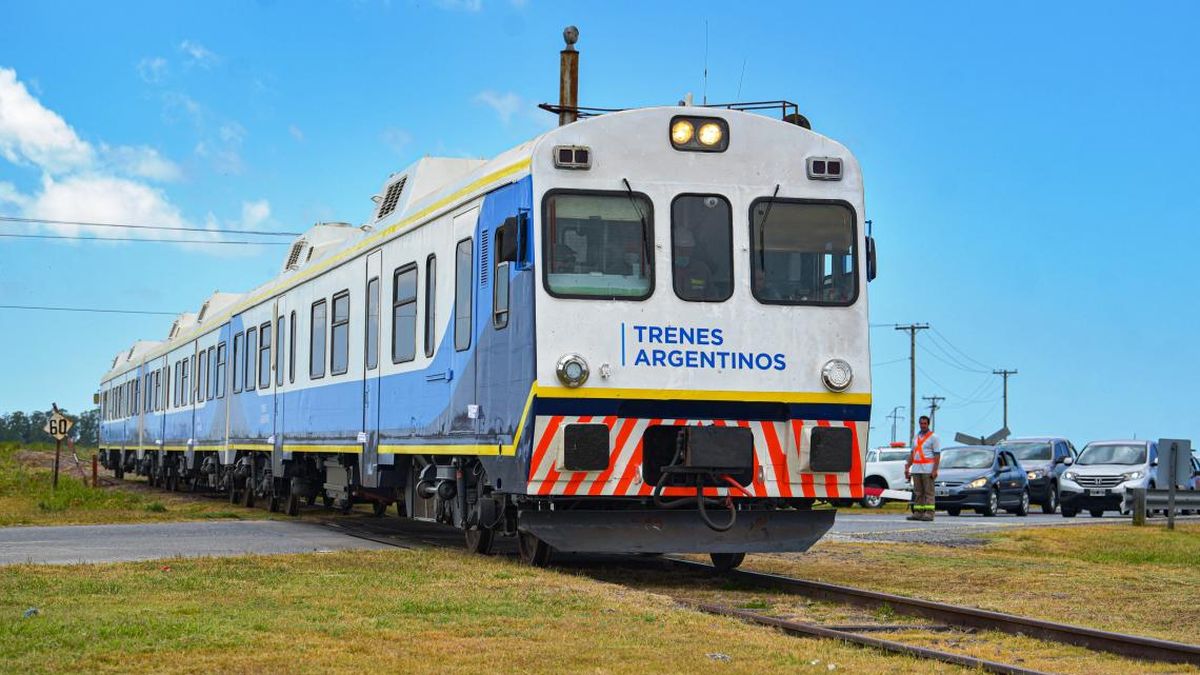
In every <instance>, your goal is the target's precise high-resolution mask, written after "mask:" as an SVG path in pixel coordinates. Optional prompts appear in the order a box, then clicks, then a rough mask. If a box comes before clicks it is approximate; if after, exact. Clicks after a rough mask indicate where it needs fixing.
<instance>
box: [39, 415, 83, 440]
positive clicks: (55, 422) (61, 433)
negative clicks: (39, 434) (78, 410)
mask: <svg viewBox="0 0 1200 675" xmlns="http://www.w3.org/2000/svg"><path fill="white" fill-rule="evenodd" d="M73 426H75V423H74V422H72V421H71V418H70V417H67V416H66V415H64V414H62V413H60V412H58V411H57V410H55V411H54V412H53V413H52V414H51V415H50V419H48V420H46V426H44V427H42V431H45V432H46V433H48V434H50V435H51V436H53V437H54V440H56V441H61V440H62V439H64V438H66V437H67V434H69V433H71V427H73Z"/></svg>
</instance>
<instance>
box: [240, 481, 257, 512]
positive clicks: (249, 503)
mask: <svg viewBox="0 0 1200 675" xmlns="http://www.w3.org/2000/svg"><path fill="white" fill-rule="evenodd" d="M242 506H244V507H246V508H248V509H252V508H254V483H253V481H251V480H250V479H249V478H247V479H246V483H245V485H244V486H242Z"/></svg>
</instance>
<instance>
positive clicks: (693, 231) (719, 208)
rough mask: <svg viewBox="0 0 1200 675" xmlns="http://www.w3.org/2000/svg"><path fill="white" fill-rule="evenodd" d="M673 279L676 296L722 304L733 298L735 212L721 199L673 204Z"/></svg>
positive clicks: (681, 198)
mask: <svg viewBox="0 0 1200 675" xmlns="http://www.w3.org/2000/svg"><path fill="white" fill-rule="evenodd" d="M671 260H672V269H671V277H672V280H673V283H674V286H675V295H678V296H679V297H680V298H681V299H683V300H690V301H694V302H722V301H724V300H728V299H729V296H731V295H733V210H732V209H731V208H730V206H729V200H727V199H725V198H724V197H722V196H721V195H680V196H678V197H676V198H675V201H673V202H671Z"/></svg>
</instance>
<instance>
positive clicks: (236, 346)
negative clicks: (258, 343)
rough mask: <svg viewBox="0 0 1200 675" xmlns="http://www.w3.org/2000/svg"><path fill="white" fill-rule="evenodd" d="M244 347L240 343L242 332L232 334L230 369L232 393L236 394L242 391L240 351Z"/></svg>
mask: <svg viewBox="0 0 1200 675" xmlns="http://www.w3.org/2000/svg"><path fill="white" fill-rule="evenodd" d="M244 351H245V347H244V346H243V345H242V334H241V333H238V334H237V335H234V336H233V360H232V361H231V367H230V370H232V371H233V393H235V394H237V393H240V392H241V391H242V368H241V363H242V361H241V359H242V352H244Z"/></svg>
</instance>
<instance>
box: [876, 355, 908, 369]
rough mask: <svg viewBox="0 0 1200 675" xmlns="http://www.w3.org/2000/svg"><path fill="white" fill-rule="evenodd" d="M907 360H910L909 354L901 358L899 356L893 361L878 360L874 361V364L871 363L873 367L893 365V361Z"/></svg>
mask: <svg viewBox="0 0 1200 675" xmlns="http://www.w3.org/2000/svg"><path fill="white" fill-rule="evenodd" d="M907 360H908V357H907V356H901V357H900V358H898V359H892V360H891V361H877V362H874V363H872V364H871V367H872V368H876V367H879V366H890V365H892V364H893V363H900V362H901V361H907Z"/></svg>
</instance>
